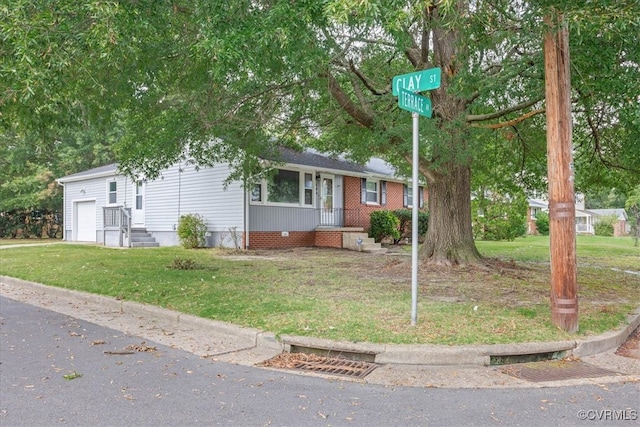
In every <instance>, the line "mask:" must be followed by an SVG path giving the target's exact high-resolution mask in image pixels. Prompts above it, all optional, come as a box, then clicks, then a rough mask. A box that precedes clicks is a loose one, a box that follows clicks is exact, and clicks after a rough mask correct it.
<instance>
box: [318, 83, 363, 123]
mask: <svg viewBox="0 0 640 427" xmlns="http://www.w3.org/2000/svg"><path fill="white" fill-rule="evenodd" d="M325 77H326V78H327V80H328V89H329V93H330V94H331V96H332V97H333V99H335V100H336V101H337V102H338V105H339V106H340V108H342V109H343V110H344V111H346V113H347V114H349V115H350V116H351V117H353V118H354V119H355V120H356V121H357V122H358V123H360V124H361V125H362V126H364V127H366V128H370V127H372V126H373V117H372V116H370V115H368V114H366V112H365V111H363V110H362V109H360V108H358V107H357V106H356V105H355V104H354V103H353V102H352V101H351V99H350V98H349V96H348V95H347V94H346V93H345V91H344V90H343V89H342V87H341V86H340V83H338V81H337V80H336V78H335V77H333V75H332V74H331V73H330V72H326V73H325Z"/></svg>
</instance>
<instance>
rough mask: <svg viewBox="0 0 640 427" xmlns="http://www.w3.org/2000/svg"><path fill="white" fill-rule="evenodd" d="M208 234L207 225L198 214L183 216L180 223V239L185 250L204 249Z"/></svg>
mask: <svg viewBox="0 0 640 427" xmlns="http://www.w3.org/2000/svg"><path fill="white" fill-rule="evenodd" d="M206 232H207V223H206V221H205V220H204V218H203V217H202V216H200V215H198V214H188V215H182V216H181V217H180V221H178V238H179V239H180V243H181V244H182V246H183V247H184V248H185V249H193V248H200V247H203V246H204V245H205V244H206V240H205V233H206Z"/></svg>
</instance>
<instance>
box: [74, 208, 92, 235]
mask: <svg viewBox="0 0 640 427" xmlns="http://www.w3.org/2000/svg"><path fill="white" fill-rule="evenodd" d="M75 219H76V224H75V225H76V227H75V228H76V240H77V241H80V242H95V241H96V202H94V201H91V202H78V203H76V218H75Z"/></svg>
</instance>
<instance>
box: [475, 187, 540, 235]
mask: <svg viewBox="0 0 640 427" xmlns="http://www.w3.org/2000/svg"><path fill="white" fill-rule="evenodd" d="M471 209H472V210H471V212H472V215H471V216H472V221H473V237H474V238H475V239H478V240H513V239H515V238H516V237H520V236H522V235H524V234H525V233H526V231H527V220H526V211H527V202H526V199H525V197H524V194H513V195H503V194H500V193H491V192H488V194H486V195H483V196H481V197H478V198H475V199H473V200H472V201H471Z"/></svg>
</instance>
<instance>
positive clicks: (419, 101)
mask: <svg viewBox="0 0 640 427" xmlns="http://www.w3.org/2000/svg"><path fill="white" fill-rule="evenodd" d="M398 106H399V107H400V108H402V109H403V110H407V111H411V112H412V113H418V114H419V115H421V116H424V117H431V113H432V111H431V100H430V99H429V98H426V97H424V96H420V95H417V94H415V93H413V92H410V91H408V90H404V89H400V92H399V93H398Z"/></svg>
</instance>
